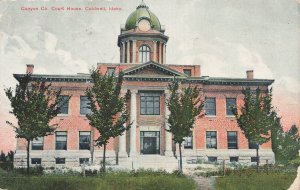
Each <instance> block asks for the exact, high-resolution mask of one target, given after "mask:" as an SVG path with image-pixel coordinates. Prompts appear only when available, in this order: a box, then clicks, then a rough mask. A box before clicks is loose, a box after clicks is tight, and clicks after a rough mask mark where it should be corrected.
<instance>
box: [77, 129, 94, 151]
mask: <svg viewBox="0 0 300 190" xmlns="http://www.w3.org/2000/svg"><path fill="white" fill-rule="evenodd" d="M90 146H91V132H89V131H87V132H86V131H80V132H79V149H80V150H90Z"/></svg>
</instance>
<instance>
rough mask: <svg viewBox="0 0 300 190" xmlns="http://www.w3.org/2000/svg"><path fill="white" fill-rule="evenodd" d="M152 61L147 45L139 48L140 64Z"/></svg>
mask: <svg viewBox="0 0 300 190" xmlns="http://www.w3.org/2000/svg"><path fill="white" fill-rule="evenodd" d="M149 60H150V48H149V47H148V46H146V45H142V46H141V47H140V48H139V62H140V63H145V62H147V61H149Z"/></svg>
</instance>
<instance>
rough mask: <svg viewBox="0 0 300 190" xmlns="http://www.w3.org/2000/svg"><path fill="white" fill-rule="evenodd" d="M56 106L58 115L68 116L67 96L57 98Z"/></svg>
mask: <svg viewBox="0 0 300 190" xmlns="http://www.w3.org/2000/svg"><path fill="white" fill-rule="evenodd" d="M57 106H58V108H59V114H68V110H69V96H59V98H58V104H57Z"/></svg>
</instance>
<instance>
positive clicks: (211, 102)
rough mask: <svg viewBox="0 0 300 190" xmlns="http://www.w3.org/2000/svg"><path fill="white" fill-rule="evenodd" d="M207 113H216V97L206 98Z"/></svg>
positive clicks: (205, 107)
mask: <svg viewBox="0 0 300 190" xmlns="http://www.w3.org/2000/svg"><path fill="white" fill-rule="evenodd" d="M204 109H205V115H216V98H205V104H204Z"/></svg>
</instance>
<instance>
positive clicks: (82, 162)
mask: <svg viewBox="0 0 300 190" xmlns="http://www.w3.org/2000/svg"><path fill="white" fill-rule="evenodd" d="M89 161H90V159H89V158H79V164H80V165H82V164H85V165H87V164H89Z"/></svg>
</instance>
